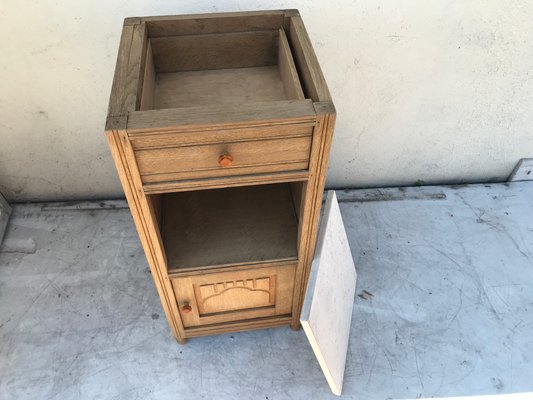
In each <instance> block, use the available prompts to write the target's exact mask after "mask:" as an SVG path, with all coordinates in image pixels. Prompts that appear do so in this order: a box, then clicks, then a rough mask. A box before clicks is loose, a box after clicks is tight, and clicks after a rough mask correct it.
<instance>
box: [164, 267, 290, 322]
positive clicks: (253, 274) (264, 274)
mask: <svg viewBox="0 0 533 400" xmlns="http://www.w3.org/2000/svg"><path fill="white" fill-rule="evenodd" d="M295 269H296V266H295V265H285V266H280V267H267V268H265V267H262V268H256V269H251V270H241V271H234V272H222V273H215V274H206V275H193V276H189V277H183V278H173V279H171V281H172V287H173V289H174V292H175V294H176V299H177V301H178V308H179V310H180V314H181V318H182V321H183V324H184V326H185V327H192V326H200V325H206V324H216V323H221V322H230V321H238V320H243V319H250V318H259V317H269V316H275V315H285V314H290V312H291V308H292V292H293V287H294V271H295Z"/></svg>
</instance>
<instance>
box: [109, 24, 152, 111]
mask: <svg viewBox="0 0 533 400" xmlns="http://www.w3.org/2000/svg"><path fill="white" fill-rule="evenodd" d="M146 45H147V39H146V25H145V24H137V25H126V26H124V28H123V30H122V37H121V39H120V47H119V52H118V57H117V65H116V68H115V76H114V77H113V86H112V89H111V97H110V99H109V108H108V112H107V115H108V116H123V115H127V114H128V112H130V111H135V110H136V109H137V108H138V107H139V106H140V97H141V86H142V81H143V79H142V78H143V75H144V67H145V65H144V63H145V56H146Z"/></svg>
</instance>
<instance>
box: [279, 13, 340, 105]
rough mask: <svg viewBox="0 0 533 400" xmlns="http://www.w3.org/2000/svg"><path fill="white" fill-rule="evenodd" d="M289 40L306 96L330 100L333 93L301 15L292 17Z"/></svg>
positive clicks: (319, 99)
mask: <svg viewBox="0 0 533 400" xmlns="http://www.w3.org/2000/svg"><path fill="white" fill-rule="evenodd" d="M289 40H290V44H291V48H292V51H293V55H294V61H295V63H296V67H297V69H298V72H299V73H300V78H301V79H302V84H303V87H304V91H305V94H306V96H307V97H310V98H311V99H312V100H313V101H317V102H318V101H330V100H331V95H330V94H329V90H328V87H327V85H326V80H325V79H324V75H323V74H322V70H321V68H320V64H319V63H318V59H317V58H316V55H315V52H314V50H313V46H312V45H311V40H310V39H309V36H308V35H307V31H306V30H305V26H304V23H303V21H302V18H300V17H299V16H294V17H291V25H290V31H289Z"/></svg>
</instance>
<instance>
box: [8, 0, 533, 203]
mask: <svg viewBox="0 0 533 400" xmlns="http://www.w3.org/2000/svg"><path fill="white" fill-rule="evenodd" d="M274 8H299V9H300V11H301V13H302V15H303V17H304V20H305V23H306V25H307V27H308V30H309V33H310V36H311V39H312V42H313V45H314V46H315V49H316V52H317V54H318V57H319V59H320V61H321V63H322V64H323V69H324V73H325V75H326V78H327V80H328V82H329V85H330V88H331V91H332V94H333V97H334V100H335V103H336V106H337V110H338V123H337V130H336V137H335V142H334V144H333V150H332V159H331V164H330V172H329V177H328V185H329V186H330V187H345V186H348V187H367V186H383V185H409V184H413V183H414V182H415V181H418V180H423V181H425V182H426V183H440V182H459V181H467V182H478V181H485V180H504V179H505V178H506V177H507V176H508V175H509V173H510V172H511V171H512V169H513V167H514V165H515V164H516V162H517V161H518V159H520V158H523V157H531V156H533V132H532V130H533V129H532V127H533V113H531V99H532V98H533V80H532V76H531V71H533V46H531V42H532V40H533V24H531V21H532V20H533V3H532V2H529V1H526V0H503V1H496V0H489V1H481V0H473V1H468V2H465V1H461V0H447V1H444V0H440V1H425V0H409V1H402V2H396V1H374V0H363V1H348V0H339V1H333V2H317V1H304V0H299V1H285V2H283V1H274V0H263V1H258V0H249V1H246V2H244V1H227V2H218V1H214V0H204V1H202V2H177V1H176V2H172V1H162V0H157V1H156V0H154V1H143V0H131V1H127V2H124V1H118V0H109V1H106V2H98V4H96V3H95V2H92V1H88V0H78V1H76V2H67V1H59V2H58V1H52V0H42V1H40V2H38V4H35V3H29V2H2V3H1V4H0V13H1V14H2V15H4V16H5V17H4V18H3V20H2V24H0V37H1V38H2V39H1V40H0V50H1V54H2V61H1V63H0V67H1V70H2V82H1V84H0V85H1V86H0V87H1V90H0V110H1V111H0V112H1V118H0V191H2V192H4V194H5V195H6V197H7V198H8V199H9V200H29V199H40V200H53V199H72V198H109V197H118V196H122V190H121V188H120V184H119V181H118V178H117V175H116V172H115V170H114V166H113V163H112V160H111V156H110V154H109V151H108V149H107V144H106V142H105V139H104V135H103V125H104V119H105V114H106V108H107V101H108V96H109V90H110V88H111V79H112V75H113V69H114V64H115V57H116V52H117V47H118V41H119V35H120V29H121V25H122V19H123V18H124V17H126V16H139V15H159V14H179V13H193V12H214V11H235V10H250V9H274Z"/></svg>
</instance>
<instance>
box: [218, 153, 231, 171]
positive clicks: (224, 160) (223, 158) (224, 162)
mask: <svg viewBox="0 0 533 400" xmlns="http://www.w3.org/2000/svg"><path fill="white" fill-rule="evenodd" d="M232 164H233V157H232V156H231V155H229V154H221V155H220V157H218V165H220V166H221V167H224V168H226V167H230V166H231V165H232Z"/></svg>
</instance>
